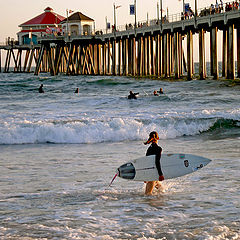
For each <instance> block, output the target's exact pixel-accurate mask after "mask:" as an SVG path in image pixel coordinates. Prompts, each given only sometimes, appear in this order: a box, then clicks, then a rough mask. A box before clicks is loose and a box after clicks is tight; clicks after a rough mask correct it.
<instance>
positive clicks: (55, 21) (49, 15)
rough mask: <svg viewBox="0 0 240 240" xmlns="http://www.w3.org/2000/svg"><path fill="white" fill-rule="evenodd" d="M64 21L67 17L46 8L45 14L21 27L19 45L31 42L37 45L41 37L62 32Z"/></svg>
mask: <svg viewBox="0 0 240 240" xmlns="http://www.w3.org/2000/svg"><path fill="white" fill-rule="evenodd" d="M64 19H65V17H63V16H61V15H59V14H57V13H55V12H53V9H52V8H50V7H47V8H45V9H44V13H42V14H40V15H38V16H36V17H34V18H32V19H30V20H28V21H26V22H25V23H22V24H20V25H19V27H20V28H21V31H20V32H18V33H17V36H18V41H19V45H23V44H30V43H31V42H32V43H33V44H37V42H38V38H39V37H42V36H44V35H46V34H47V33H52V32H54V31H55V32H59V31H61V28H62V27H61V24H60V22H61V21H63V20H64Z"/></svg>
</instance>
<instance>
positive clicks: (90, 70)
mask: <svg viewBox="0 0 240 240" xmlns="http://www.w3.org/2000/svg"><path fill="white" fill-rule="evenodd" d="M239 22H240V10H232V11H229V12H224V13H218V14H213V15H208V16H202V17H193V18H191V19H186V20H180V21H175V22H170V23H168V22H165V23H160V22H159V21H156V24H153V25H151V26H141V27H137V28H134V27H132V28H131V29H127V30H124V31H115V32H112V33H109V34H102V35H86V36H66V37H64V36H50V37H47V38H46V37H45V38H41V39H40V40H39V43H40V45H38V46H32V47H29V48H21V46H19V48H18V49H17V47H15V49H17V51H18V52H17V55H16V56H15V55H14V53H13V47H9V48H8V49H7V48H5V50H7V56H6V60H5V68H4V72H8V71H9V62H10V58H11V57H12V58H13V59H14V63H15V67H14V71H15V72H21V71H23V72H29V71H30V69H31V65H32V62H33V59H34V61H35V63H36V66H35V71H34V74H35V75H38V74H39V72H50V73H51V75H57V74H59V73H65V74H67V75H119V76H121V75H123V76H140V77H142V76H149V77H157V78H162V77H164V78H167V77H175V78H176V79H178V78H181V77H182V76H184V75H185V76H187V78H188V79H189V80H191V79H192V78H193V75H194V62H193V54H194V51H196V49H195V48H194V46H193V37H194V36H195V35H197V36H198V40H199V41H198V52H199V54H198V55H199V73H196V74H198V75H199V78H200V79H205V78H206V77H207V71H206V33H207V32H209V35H210V49H209V50H210V63H211V64H210V65H211V74H210V75H211V76H212V77H213V78H214V79H218V78H219V67H218V62H219V61H218V60H219V59H218V41H222V76H223V77H225V78H227V79H234V78H235V72H237V77H240V24H239ZM219 31H222V39H219V38H218V32H219ZM235 33H236V34H237V43H236V44H235V42H234V40H235V36H234V34H235ZM184 39H186V40H184ZM185 43H186V44H187V45H186V47H185V48H184V44H185ZM235 46H236V47H237V59H234V51H235V49H234V48H235ZM184 49H186V52H184ZM23 51H25V61H24V64H23V66H22V63H21V60H20V59H21V54H22V52H23ZM0 55H1V52H0ZM235 60H237V69H235ZM0 66H1V60H0ZM236 70H237V71H236Z"/></svg>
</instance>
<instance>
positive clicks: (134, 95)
mask: <svg viewBox="0 0 240 240" xmlns="http://www.w3.org/2000/svg"><path fill="white" fill-rule="evenodd" d="M138 94H139V93H130V94H129V95H128V99H137V97H136V95H138Z"/></svg>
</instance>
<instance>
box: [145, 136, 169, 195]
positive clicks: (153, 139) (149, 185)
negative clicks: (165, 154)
mask: <svg viewBox="0 0 240 240" xmlns="http://www.w3.org/2000/svg"><path fill="white" fill-rule="evenodd" d="M158 140H159V137H158V133H157V132H155V131H153V132H151V133H150V134H149V138H148V140H147V141H146V142H145V143H144V144H145V145H147V144H150V143H151V145H150V146H149V148H148V150H147V153H146V156H150V155H156V158H155V163H156V167H157V170H158V175H159V181H163V180H164V176H163V173H162V170H161V166H160V158H161V153H162V148H161V147H160V146H158V144H157V143H158ZM157 185H158V181H149V182H146V189H145V194H146V195H151V194H152V191H153V189H154V187H155V186H157Z"/></svg>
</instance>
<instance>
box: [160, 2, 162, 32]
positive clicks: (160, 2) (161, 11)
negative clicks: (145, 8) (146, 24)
mask: <svg viewBox="0 0 240 240" xmlns="http://www.w3.org/2000/svg"><path fill="white" fill-rule="evenodd" d="M160 8H161V28H162V0H160Z"/></svg>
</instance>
